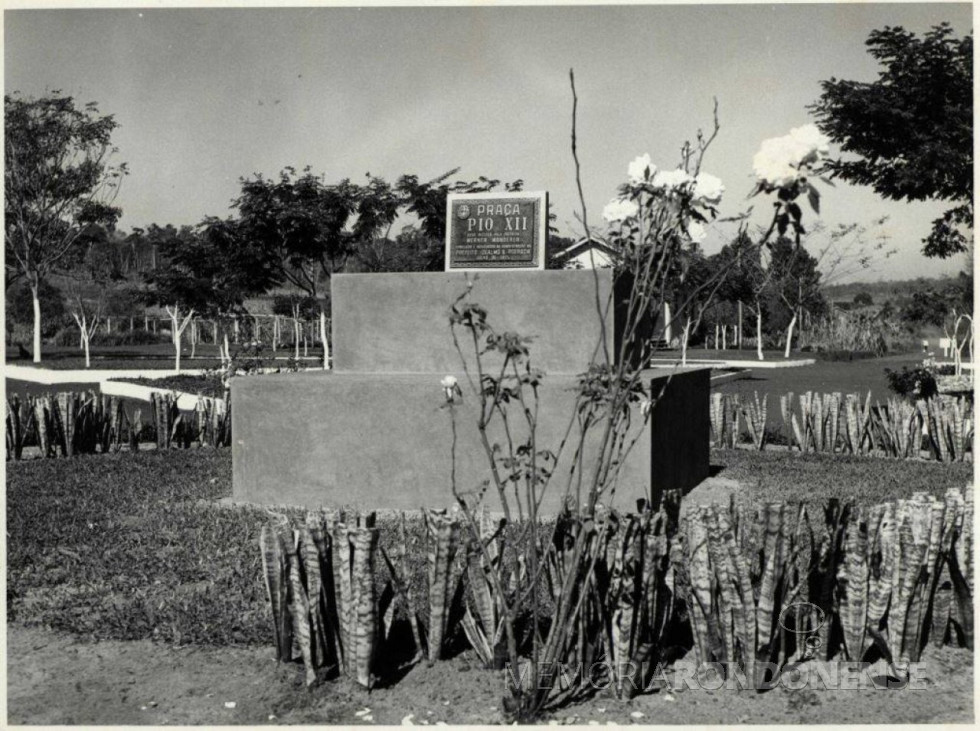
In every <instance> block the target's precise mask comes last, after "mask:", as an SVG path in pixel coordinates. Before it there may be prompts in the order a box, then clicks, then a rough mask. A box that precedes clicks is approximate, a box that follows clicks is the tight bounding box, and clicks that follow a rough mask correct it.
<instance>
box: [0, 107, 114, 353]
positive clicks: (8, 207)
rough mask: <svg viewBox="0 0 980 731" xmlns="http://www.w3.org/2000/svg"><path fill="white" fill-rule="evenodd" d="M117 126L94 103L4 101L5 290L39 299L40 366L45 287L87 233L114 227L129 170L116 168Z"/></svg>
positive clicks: (35, 309)
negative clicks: (22, 287)
mask: <svg viewBox="0 0 980 731" xmlns="http://www.w3.org/2000/svg"><path fill="white" fill-rule="evenodd" d="M116 127H117V123H116V121H115V120H114V119H113V117H112V115H107V116H99V113H98V108H97V106H96V105H95V104H94V103H89V104H86V105H85V106H84V107H81V108H78V107H76V105H75V101H74V100H73V99H72V98H71V97H63V96H60V95H59V94H58V93H57V92H55V93H53V94H52V95H51V96H48V97H42V98H40V99H28V98H22V97H20V96H19V95H17V94H14V95H6V96H4V133H5V141H4V214H5V229H4V233H5V240H6V244H5V251H4V254H5V256H4V267H5V269H4V274H5V277H4V279H5V284H6V285H8V286H9V285H10V284H11V283H12V282H13V281H15V280H17V279H23V280H24V281H25V282H26V283H27V286H28V288H29V289H30V291H31V294H32V305H33V322H34V362H35V363H39V362H40V361H41V299H40V289H41V282H42V281H43V280H44V279H45V277H47V276H48V275H49V274H51V272H52V271H54V270H55V269H56V267H58V266H59V264H61V262H62V260H63V259H64V258H65V257H66V256H67V255H68V254H69V252H71V251H72V250H73V248H74V247H76V246H78V245H79V243H80V242H81V240H82V238H83V234H84V232H85V231H86V228H87V227H88V226H89V225H91V224H103V225H105V226H107V227H108V228H109V229H111V228H112V227H113V226H114V225H115V222H116V221H117V220H118V218H119V215H120V213H121V211H120V210H119V209H118V208H115V207H113V206H112V205H111V202H112V200H113V199H114V197H115V195H116V193H117V192H118V189H119V184H120V182H121V180H122V177H123V176H124V175H125V174H126V166H125V164H124V163H123V164H120V165H112V164H110V158H111V157H112V155H113V154H114V153H115V152H116V149H115V148H114V147H113V146H112V143H111V136H112V132H113V131H114V130H115V129H116Z"/></svg>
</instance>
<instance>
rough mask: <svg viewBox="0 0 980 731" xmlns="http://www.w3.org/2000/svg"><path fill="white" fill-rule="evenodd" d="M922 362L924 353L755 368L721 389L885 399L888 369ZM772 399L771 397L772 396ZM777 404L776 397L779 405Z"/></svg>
mask: <svg viewBox="0 0 980 731" xmlns="http://www.w3.org/2000/svg"><path fill="white" fill-rule="evenodd" d="M921 363H922V356H921V355H916V354H914V353H913V354H905V355H889V356H885V357H884V358H868V359H866V360H855V361H850V362H847V361H826V360H819V361H817V362H816V363H815V364H814V365H811V366H800V367H798V368H766V369H763V368H758V369H756V370H753V371H752V372H751V375H750V376H749V377H748V378H745V379H742V380H740V381H730V382H729V383H723V384H722V385H720V386H718V390H719V391H722V392H725V393H746V394H749V395H751V394H752V392H753V391H758V392H759V395H760V396H761V395H762V394H763V393H769V394H784V393H786V392H788V391H793V392H794V393H803V392H805V391H819V392H822V393H833V392H834V391H840V392H841V393H842V394H847V393H859V394H861V395H862V397H863V396H865V395H866V394H867V393H868V391H871V398H872V399H878V400H880V401H884V400H885V399H887V398H888V396H889V395H891V391H889V390H888V380H887V378H886V377H885V369H886V368H890V369H891V370H893V371H896V370H901V369H902V366H904V365H907V366H912V365H917V364H921ZM769 398H770V400H772V399H773V396H770V397H769ZM778 404H779V400H778V397H777V398H776V405H777V408H778Z"/></svg>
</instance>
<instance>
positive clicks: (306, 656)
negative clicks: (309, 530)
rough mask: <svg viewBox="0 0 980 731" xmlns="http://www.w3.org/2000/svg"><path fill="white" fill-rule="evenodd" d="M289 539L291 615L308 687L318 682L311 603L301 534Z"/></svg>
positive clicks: (287, 559)
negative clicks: (303, 570) (303, 561)
mask: <svg viewBox="0 0 980 731" xmlns="http://www.w3.org/2000/svg"><path fill="white" fill-rule="evenodd" d="M291 533H292V534H293V535H292V536H291V537H290V538H289V539H287V544H286V564H287V566H288V571H289V595H290V606H289V615H290V619H291V620H292V625H293V638H294V640H295V641H296V643H297V644H298V645H299V652H300V656H301V657H302V658H303V667H304V668H305V670H306V685H307V687H309V686H311V685H313V684H314V683H315V682H316V667H315V666H314V660H313V641H312V637H311V630H310V603H309V598H308V597H307V595H306V589H305V587H304V586H303V578H302V574H301V573H300V566H301V563H302V559H301V558H300V552H299V535H298V533H297V532H296V531H291Z"/></svg>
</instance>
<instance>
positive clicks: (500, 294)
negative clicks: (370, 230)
mask: <svg viewBox="0 0 980 731" xmlns="http://www.w3.org/2000/svg"><path fill="white" fill-rule="evenodd" d="M470 276H471V277H472V276H473V273H470ZM478 277H479V278H478V279H477V280H476V283H475V284H474V286H473V290H472V295H471V300H472V301H473V302H476V303H479V304H480V305H481V306H483V307H484V308H485V309H486V310H487V312H488V313H489V314H488V321H489V323H490V324H491V325H492V326H493V328H494V329H495V330H496V331H497V332H498V333H503V332H505V331H508V330H510V331H515V332H518V333H520V334H521V335H527V336H531V337H533V338H534V341H533V342H532V346H531V347H532V348H533V353H534V365H535V366H536V367H538V368H541V369H542V370H544V371H545V372H546V373H581V372H582V371H584V370H585V369H586V368H587V367H588V364H589V363H590V362H591V360H592V354H593V350H594V348H595V347H596V343H598V342H599V341H600V337H601V328H600V324H599V317H598V315H597V314H596V306H595V297H596V277H598V282H599V296H600V301H601V302H602V303H603V305H604V304H605V303H606V301H607V298H608V296H609V291H610V289H611V287H612V270H608V269H606V270H598V271H597V272H596V273H595V275H593V272H591V271H585V270H580V271H573V270H568V271H564V270H563V271H517V272H480V273H479V275H478ZM465 291H466V275H464V274H463V273H461V272H416V273H408V274H337V275H334V276H333V277H332V278H331V285H330V296H331V300H332V305H331V306H332V308H333V312H334V313H343V316H342V317H340V316H336V315H335V316H334V317H333V319H332V327H333V367H334V369H335V370H336V371H338V372H342V373H355V372H356V373H382V372H383V373H451V372H453V371H457V370H460V368H461V363H460V358H459V353H457V351H456V348H455V346H454V345H453V341H452V338H451V336H450V331H449V312H450V308H451V306H452V304H453V302H454V301H455V300H456V298H457V297H459V296H460V295H461V294H462V293H463V292H465ZM610 309H611V308H610ZM607 317H608V323H607V328H608V333H609V345H610V346H611V345H612V341H613V338H612V335H611V333H612V332H613V327H612V325H613V313H612V312H610V313H609V314H608V315H607ZM461 334H464V335H465V333H461ZM461 346H462V348H463V352H464V353H465V354H466V356H467V357H468V358H469V357H471V351H472V345H471V343H469V342H463V343H461Z"/></svg>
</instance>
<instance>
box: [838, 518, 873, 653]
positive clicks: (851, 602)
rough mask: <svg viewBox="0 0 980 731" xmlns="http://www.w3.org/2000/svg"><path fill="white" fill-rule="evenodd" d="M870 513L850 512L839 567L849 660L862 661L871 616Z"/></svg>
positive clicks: (840, 605) (842, 620) (840, 609)
mask: <svg viewBox="0 0 980 731" xmlns="http://www.w3.org/2000/svg"><path fill="white" fill-rule="evenodd" d="M868 577H869V567H868V514H867V510H866V509H865V508H864V507H863V506H862V507H858V508H856V509H855V510H853V511H852V512H851V515H850V520H849V521H848V524H847V527H846V529H845V531H844V555H843V559H842V560H841V561H840V563H839V565H838V568H837V607H838V610H837V611H838V616H839V618H840V624H841V629H842V630H843V633H844V649H845V652H846V653H847V658H848V660H851V661H853V662H860V661H861V660H862V659H863V655H864V650H865V639H864V638H865V628H866V627H867V616H868Z"/></svg>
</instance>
